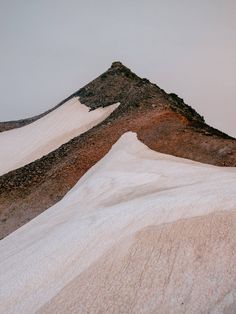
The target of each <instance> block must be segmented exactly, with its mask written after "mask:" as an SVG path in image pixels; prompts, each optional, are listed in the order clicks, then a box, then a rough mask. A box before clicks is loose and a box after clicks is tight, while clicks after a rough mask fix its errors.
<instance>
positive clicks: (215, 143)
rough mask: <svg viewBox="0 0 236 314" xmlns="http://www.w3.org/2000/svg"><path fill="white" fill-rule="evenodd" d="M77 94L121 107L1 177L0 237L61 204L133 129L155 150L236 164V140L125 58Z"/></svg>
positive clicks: (95, 105)
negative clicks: (140, 73)
mask: <svg viewBox="0 0 236 314" xmlns="http://www.w3.org/2000/svg"><path fill="white" fill-rule="evenodd" d="M77 96H79V97H80V101H81V103H83V104H85V105H87V106H89V107H90V108H91V110H93V109H95V108H98V107H104V106H108V105H111V104H114V103H117V102H120V106H119V107H118V109H116V110H115V111H114V112H113V113H112V114H111V115H110V116H109V117H108V118H107V119H106V120H105V121H103V122H102V123H101V124H99V125H97V126H96V127H94V128H92V129H90V130H89V131H87V132H86V133H84V134H82V135H80V136H79V137H76V138H74V139H72V140H71V141H70V142H68V143H66V144H64V145H62V146H61V147H60V148H58V149H57V150H55V151H54V152H52V153H50V154H48V155H47V156H45V157H42V158H41V159H39V160H37V161H35V162H33V163H31V164H29V165H27V166H25V167H22V168H19V169H17V170H14V171H11V172H9V173H7V174H5V175H4V176H2V177H0V219H1V229H0V236H1V237H4V236H6V235H7V234H9V233H10V232H12V231H14V230H15V229H17V228H18V227H20V226H21V225H23V224H25V223H26V222H27V221H29V220H31V219H32V218H34V217H35V216H37V215H38V214H40V213H41V212H42V211H44V210H45V209H47V208H49V207H50V206H52V205H53V204H55V203H56V202H58V201H59V200H60V199H61V198H62V197H63V196H64V195H65V194H66V193H67V192H68V191H69V190H70V189H71V188H72V187H73V186H74V185H75V183H76V182H77V181H78V180H79V179H80V177H81V176H82V175H83V174H84V173H85V172H86V171H87V170H88V169H89V168H90V167H91V166H93V165H94V164H95V163H96V162H97V161H98V160H100V159H101V158H102V157H103V156H104V155H105V154H106V153H107V152H108V151H109V150H110V148H111V146H112V145H113V144H114V143H115V142H116V141H117V139H118V138H119V137H120V136H121V135H122V134H123V133H125V132H128V131H133V132H136V133H137V135H138V138H139V139H140V140H141V141H142V142H143V143H145V144H146V145H147V146H148V147H150V148H151V149H153V150H155V151H159V152H162V153H166V154H171V155H175V156H178V157H184V158H188V159H192V160H196V161H200V162H203V163H208V164H212V165H219V166H236V140H235V139H233V138H232V137H230V136H228V135H226V134H224V133H222V132H220V131H218V130H216V129H214V128H212V127H210V126H208V125H207V124H206V123H205V122H204V119H203V117H201V116H200V115H199V114H198V113H197V112H196V111H195V110H194V109H192V108H191V107H189V106H188V105H186V104H185V103H184V101H183V100H182V99H181V98H179V97H178V96H177V95H175V94H167V93H165V91H163V90H162V89H160V88H159V87H158V86H156V85H155V84H152V83H150V82H149V81H148V80H147V79H141V78H139V77H138V76H136V75H135V74H134V73H132V72H131V71H130V70H129V69H128V68H126V67H125V66H124V65H122V64H121V63H120V62H114V63H113V64H112V66H111V67H110V68H109V69H108V70H107V71H106V72H105V73H103V74H102V75H101V76H99V77H98V78H97V79H95V80H94V81H92V82H91V83H89V84H88V85H86V86H85V87H83V88H81V89H80V90H79V91H77V92H76V93H74V94H73V95H71V96H70V97H69V98H67V100H68V99H70V98H73V97H77ZM62 103H64V102H62ZM59 105H60V104H59ZM37 118H38V117H35V118H32V119H37ZM24 121H25V122H24V124H27V123H28V122H31V121H33V120H24ZM12 126H13V124H12ZM88 201H89V200H88Z"/></svg>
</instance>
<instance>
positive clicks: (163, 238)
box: [0, 132, 236, 313]
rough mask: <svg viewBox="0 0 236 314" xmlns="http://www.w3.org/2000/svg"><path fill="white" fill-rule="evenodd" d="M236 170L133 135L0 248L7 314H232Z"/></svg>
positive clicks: (235, 301) (1, 302)
mask: <svg viewBox="0 0 236 314" xmlns="http://www.w3.org/2000/svg"><path fill="white" fill-rule="evenodd" d="M235 211H236V169H235V168H220V167H215V166H210V165H204V164H201V163H197V162H192V161H189V160H185V159H182V158H177V157H173V156H169V155H165V154H161V153H157V152H154V151H152V150H150V149H149V148H147V147H146V146H145V145H144V144H142V143H141V142H140V141H138V139H137V137H136V134H134V133H131V132H129V133H126V134H124V135H123V136H122V137H121V138H120V139H119V140H118V142H117V143H116V144H115V145H114V146H113V147H112V149H111V150H110V152H109V153H108V154H107V155H106V156H105V157H104V158H103V159H102V160H100V161H99V162H98V163H97V164H96V165H95V166H93V167H92V168H91V169H90V170H89V171H88V172H87V173H86V174H85V175H84V176H83V177H82V178H81V179H80V180H79V181H78V183H77V184H76V185H75V186H74V188H73V189H72V190H71V191H70V192H69V193H68V194H67V195H66V196H65V197H64V198H63V199H62V200H61V201H60V202H58V203H57V204H56V205H54V206H53V207H51V208H50V209H48V210H46V211H45V212H44V213H42V214H41V215H39V216H38V217H36V218H35V219H33V220H32V221H30V222H29V223H27V224H26V225H24V226H23V227H21V228H20V229H18V230H16V231H15V232H13V233H12V234H10V235H9V236H8V237H6V238H5V239H3V240H2V241H1V242H0V270H1V276H0V312H1V313H35V312H38V313H223V312H224V311H225V313H233V310H235V306H236V249H235V247H236V246H235V245H236V214H235Z"/></svg>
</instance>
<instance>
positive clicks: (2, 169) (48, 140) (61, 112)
mask: <svg viewBox="0 0 236 314" xmlns="http://www.w3.org/2000/svg"><path fill="white" fill-rule="evenodd" d="M117 107H118V104H114V105H111V106H109V107H105V108H98V109H96V110H92V111H89V108H88V107H87V106H85V105H83V104H81V103H80V101H79V99H78V97H75V98H72V99H70V100H69V101H67V102H66V103H64V104H63V105H62V106H60V107H59V108H57V109H56V110H54V111H52V112H50V113H49V114H47V115H46V116H44V117H42V118H41V119H39V120H37V121H35V122H33V123H31V124H29V125H27V126H24V127H22V128H18V129H13V130H9V131H6V132H3V133H1V134H0V147H1V151H0V175H2V174H4V173H7V172H9V171H11V170H13V169H17V168H20V167H22V166H25V165H27V164H29V163H31V162H32V161H34V160H36V159H38V158H41V157H42V156H44V155H47V154H48V153H49V152H51V151H53V150H55V149H57V148H58V147H60V146H61V145H62V144H64V143H66V142H68V141H69V140H71V139H72V138H74V137H76V136H78V135H80V134H82V133H84V132H86V131H88V130H89V129H91V128H92V127H94V126H95V125H96V124H98V123H100V122H102V121H103V120H104V119H105V118H107V117H108V116H109V115H110V114H111V113H112V111H114V110H115V109H116V108H117Z"/></svg>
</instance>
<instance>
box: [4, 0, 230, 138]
mask: <svg viewBox="0 0 236 314" xmlns="http://www.w3.org/2000/svg"><path fill="white" fill-rule="evenodd" d="M0 39H1V41H0V45H1V46H0V47H1V49H0V92H1V103H0V120H1V121H4V120H12V119H19V118H24V117H29V116H33V115H35V114H38V113H41V112H43V111H45V110H46V109H49V108H51V107H52V106H54V105H56V104H57V103H58V102H60V101H61V100H63V99H64V98H65V97H66V96H68V95H70V94H71V93H73V92H74V91H76V90H78V89H79V88H80V87H82V86H83V85H84V84H86V83H88V82H89V81H91V80H92V79H94V78H95V77H97V76H98V75H99V74H101V73H102V72H104V71H105V70H106V69H107V68H108V67H109V66H110V64H111V63H112V62H113V61H115V60H120V61H121V62H123V63H124V64H125V65H126V66H128V67H129V68H131V69H132V71H134V72H135V73H136V74H138V75H139V76H141V77H147V78H148V79H150V80H151V81H152V82H155V83H156V84H157V85H159V86H160V87H161V88H163V89H165V90H166V91H167V92H175V93H177V94H178V95H179V96H180V97H182V98H184V100H185V101H186V102H187V103H188V104H189V105H191V106H192V107H194V108H195V109H196V110H197V111H198V112H199V113H200V114H201V115H204V117H205V119H206V121H207V122H208V123H210V124H211V125H212V126H214V127H217V128H219V129H221V130H223V131H225V132H227V133H229V134H230V135H233V136H236V101H235V99H236V79H235V75H236V1H235V0H221V1H220V0H198V1H196V0H160V1H159V0H146V1H144V0H143V1H141V0H119V1H112V0H99V1H98V0H97V1H90V0H85V1H80V0H77V1H76V0H40V1H39V0H27V1H26V0H0Z"/></svg>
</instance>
